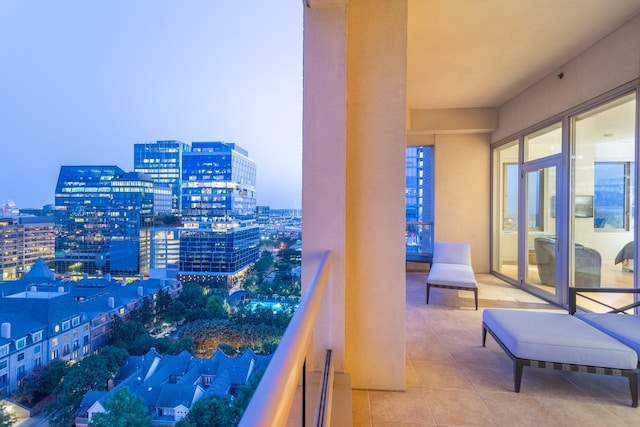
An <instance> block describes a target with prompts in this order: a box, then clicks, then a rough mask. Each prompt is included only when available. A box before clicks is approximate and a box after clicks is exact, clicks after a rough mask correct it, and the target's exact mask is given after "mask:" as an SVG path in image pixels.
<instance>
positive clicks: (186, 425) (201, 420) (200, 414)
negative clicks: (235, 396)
mask: <svg viewBox="0 0 640 427" xmlns="http://www.w3.org/2000/svg"><path fill="white" fill-rule="evenodd" d="M239 421H240V412H239V411H238V409H237V408H236V407H235V406H233V405H231V403H230V402H229V399H227V398H226V397H222V396H211V397H205V398H203V399H200V400H198V401H197V402H196V403H195V404H194V405H193V406H192V407H191V410H190V411H189V413H188V414H187V416H186V417H185V418H183V419H182V420H181V421H180V422H179V423H178V424H176V427H201V426H207V427H231V426H235V425H237V424H238V422H239Z"/></svg>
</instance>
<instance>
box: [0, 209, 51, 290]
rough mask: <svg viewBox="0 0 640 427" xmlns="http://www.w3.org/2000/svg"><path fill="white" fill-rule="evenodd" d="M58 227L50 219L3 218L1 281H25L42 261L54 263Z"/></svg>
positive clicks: (1, 222) (0, 238)
mask: <svg viewBox="0 0 640 427" xmlns="http://www.w3.org/2000/svg"><path fill="white" fill-rule="evenodd" d="M54 226H55V221H54V220H53V219H52V218H48V217H35V216H34V217H31V216H15V217H11V218H0V280H13V279H18V278H20V277H22V275H23V274H24V272H25V271H28V270H29V268H30V267H31V266H32V265H33V264H34V263H35V261H36V259H38V258H42V259H43V260H44V261H46V262H53V260H54V248H55V230H54Z"/></svg>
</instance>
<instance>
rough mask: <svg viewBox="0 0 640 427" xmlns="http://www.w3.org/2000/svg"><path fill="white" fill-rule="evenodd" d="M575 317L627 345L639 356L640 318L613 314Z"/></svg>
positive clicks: (582, 314) (587, 314)
mask: <svg viewBox="0 0 640 427" xmlns="http://www.w3.org/2000/svg"><path fill="white" fill-rule="evenodd" d="M575 316H576V317H577V318H578V319H580V320H583V321H585V322H587V323H589V324H590V325H592V326H595V327H596V328H598V329H600V330H601V331H602V332H604V333H605V334H607V335H609V336H612V337H613V338H615V339H617V340H618V341H620V342H622V343H623V344H626V345H628V346H629V347H631V348H632V349H634V350H635V351H636V353H638V354H639V355H640V316H633V315H627V314H615V313H579V314H576V315H575Z"/></svg>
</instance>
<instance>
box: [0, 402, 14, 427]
mask: <svg viewBox="0 0 640 427" xmlns="http://www.w3.org/2000/svg"><path fill="white" fill-rule="evenodd" d="M17 421H18V417H17V416H16V414H14V413H13V412H11V411H10V410H9V408H7V405H5V403H4V402H0V427H11V426H12V425H14V424H15V423H16V422H17Z"/></svg>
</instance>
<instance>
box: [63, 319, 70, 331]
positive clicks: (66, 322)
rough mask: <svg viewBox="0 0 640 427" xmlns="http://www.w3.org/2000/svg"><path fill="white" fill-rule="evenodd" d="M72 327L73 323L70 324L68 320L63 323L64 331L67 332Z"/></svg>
mask: <svg viewBox="0 0 640 427" xmlns="http://www.w3.org/2000/svg"><path fill="white" fill-rule="evenodd" d="M70 327H71V322H69V321H68V320H65V321H64V322H62V330H63V331H66V330H67V329H69V328H70Z"/></svg>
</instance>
